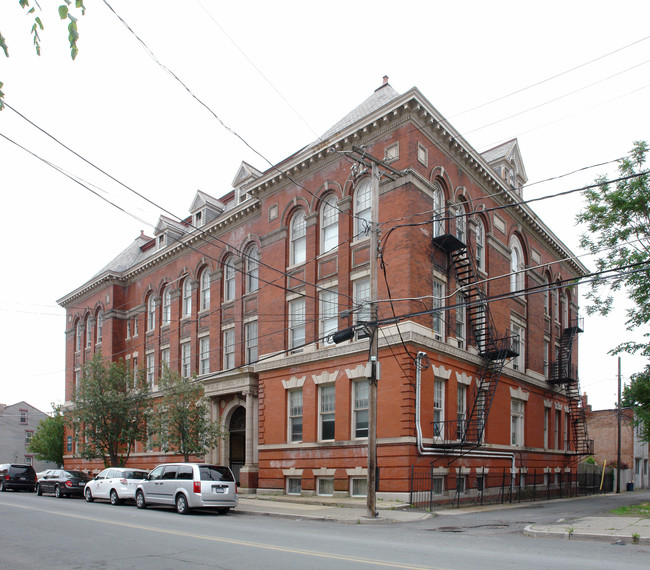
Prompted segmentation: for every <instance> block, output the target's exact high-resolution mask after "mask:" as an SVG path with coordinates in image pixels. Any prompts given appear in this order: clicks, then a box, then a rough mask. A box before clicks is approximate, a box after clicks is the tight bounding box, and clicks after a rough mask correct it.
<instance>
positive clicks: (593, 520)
mask: <svg viewBox="0 0 650 570" xmlns="http://www.w3.org/2000/svg"><path fill="white" fill-rule="evenodd" d="M560 500H562V499H560ZM376 506H377V512H378V516H377V517H376V518H369V517H368V516H366V515H367V507H366V500H365V499H364V498H351V497H349V498H341V499H337V498H333V497H288V496H286V495H281V496H271V495H261V496H260V495H255V496H246V495H240V496H239V506H238V507H237V508H236V509H235V510H234V511H232V513H233V514H241V515H258V516H269V517H276V518H288V519H294V520H298V521H300V520H315V521H330V522H338V523H341V524H396V523H405V522H418V521H424V520H427V519H430V518H432V517H434V516H444V515H462V514H466V513H472V512H474V513H475V512H478V511H493V510H502V509H510V508H522V507H524V506H525V505H524V504H521V503H519V504H517V505H486V506H484V507H479V506H472V507H467V508H460V509H451V510H443V511H439V512H434V513H429V512H426V511H423V510H420V509H415V508H411V507H410V505H408V504H405V503H401V502H398V501H382V500H378V501H377V505H376ZM524 534H525V535H526V536H531V537H535V538H564V539H572V540H601V541H609V542H612V543H618V544H632V543H638V544H644V545H649V544H650V519H643V518H639V517H620V516H614V515H611V516H599V517H585V518H582V519H576V520H573V521H567V522H566V523H557V524H550V525H538V524H530V525H527V526H526V528H525V529H524ZM635 537H636V538H635ZM635 541H638V542H635Z"/></svg>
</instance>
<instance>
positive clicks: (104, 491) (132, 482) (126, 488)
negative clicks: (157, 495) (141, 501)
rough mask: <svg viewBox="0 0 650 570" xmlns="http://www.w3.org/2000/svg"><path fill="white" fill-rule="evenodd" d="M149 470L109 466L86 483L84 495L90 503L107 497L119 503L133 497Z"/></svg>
mask: <svg viewBox="0 0 650 570" xmlns="http://www.w3.org/2000/svg"><path fill="white" fill-rule="evenodd" d="M148 473H149V472H148V471H144V470H143V469H131V468H129V467H109V468H108V469H104V470H103V471H102V472H101V473H100V474H99V475H97V476H96V477H94V478H93V479H92V480H90V481H88V483H86V488H85V489H84V497H85V498H86V501H88V502H89V503H92V502H93V501H94V500H95V499H108V500H109V501H110V502H111V505H119V504H120V503H121V502H122V501H124V500H125V499H131V500H133V499H135V490H136V487H137V486H138V484H139V483H141V482H142V480H143V479H144V478H145V477H146V476H147V474H148Z"/></svg>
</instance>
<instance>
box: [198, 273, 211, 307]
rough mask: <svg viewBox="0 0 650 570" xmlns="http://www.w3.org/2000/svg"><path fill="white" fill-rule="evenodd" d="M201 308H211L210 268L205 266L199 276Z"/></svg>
mask: <svg viewBox="0 0 650 570" xmlns="http://www.w3.org/2000/svg"><path fill="white" fill-rule="evenodd" d="M199 296H200V299H201V300H200V302H199V305H200V310H201V311H207V310H208V309H209V308H210V268H209V267H204V268H203V270H202V271H201V276H200V277H199Z"/></svg>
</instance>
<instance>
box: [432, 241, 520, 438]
mask: <svg viewBox="0 0 650 570" xmlns="http://www.w3.org/2000/svg"><path fill="white" fill-rule="evenodd" d="M433 243H434V245H436V246H437V247H438V248H439V249H441V250H442V251H444V252H446V253H447V254H449V256H450V258H451V260H452V261H453V264H454V270H455V273H456V281H457V283H458V286H459V289H461V292H462V293H463V295H464V299H465V307H466V315H467V321H468V323H469V325H470V329H471V330H472V334H473V337H474V341H475V344H476V347H477V349H478V352H479V355H480V356H481V357H482V360H483V363H482V366H481V369H480V370H479V378H478V382H477V383H476V384H475V385H474V386H473V388H472V393H471V396H470V405H469V406H468V413H467V414H466V417H462V418H458V419H456V420H448V421H440V422H434V426H433V427H434V443H433V445H434V446H437V447H442V448H445V447H465V446H467V447H477V446H479V445H481V442H482V440H483V432H484V430H485V424H486V422H487V418H488V414H489V412H490V407H491V405H492V401H493V399H494V395H495V393H496V388H497V385H498V383H499V379H500V377H501V372H502V370H503V366H504V365H505V363H506V361H507V360H508V359H510V358H513V357H515V356H518V355H519V350H518V347H519V336H518V335H516V334H513V333H511V332H510V331H507V332H506V334H505V336H502V337H499V336H498V335H497V334H496V327H495V326H494V321H493V320H492V314H491V312H490V308H489V305H488V303H487V302H486V298H487V295H486V293H485V291H484V288H483V287H482V285H481V282H480V281H479V279H478V277H477V270H476V267H475V264H474V258H473V256H472V255H471V252H470V248H469V246H468V245H467V244H465V243H463V242H462V241H460V240H459V239H458V238H456V237H455V236H453V235H451V234H443V235H440V236H436V237H434V238H433Z"/></svg>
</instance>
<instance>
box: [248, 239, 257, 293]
mask: <svg viewBox="0 0 650 570" xmlns="http://www.w3.org/2000/svg"><path fill="white" fill-rule="evenodd" d="M259 274H260V252H259V250H258V249H257V246H256V245H253V246H251V247H250V248H248V251H247V252H246V292H247V293H254V292H255V291H257V289H258V287H259Z"/></svg>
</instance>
